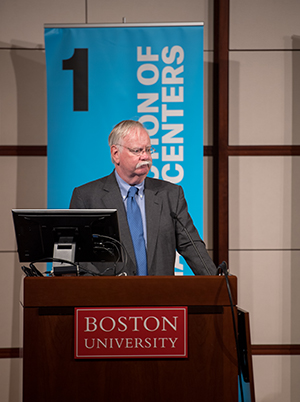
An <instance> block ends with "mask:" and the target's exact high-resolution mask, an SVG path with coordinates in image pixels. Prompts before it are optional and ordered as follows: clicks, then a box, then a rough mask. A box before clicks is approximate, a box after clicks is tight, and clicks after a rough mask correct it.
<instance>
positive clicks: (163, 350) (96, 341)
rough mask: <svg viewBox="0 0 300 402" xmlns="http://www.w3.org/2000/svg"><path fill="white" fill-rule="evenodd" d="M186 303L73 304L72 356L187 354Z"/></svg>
mask: <svg viewBox="0 0 300 402" xmlns="http://www.w3.org/2000/svg"><path fill="white" fill-rule="evenodd" d="M187 339H188V338H187V307H136V308H134V307H129V308H76V309H75V358H76V359H101V358H106V359H108V358H186V357H187Z"/></svg>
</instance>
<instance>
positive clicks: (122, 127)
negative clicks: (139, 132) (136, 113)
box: [108, 120, 147, 147]
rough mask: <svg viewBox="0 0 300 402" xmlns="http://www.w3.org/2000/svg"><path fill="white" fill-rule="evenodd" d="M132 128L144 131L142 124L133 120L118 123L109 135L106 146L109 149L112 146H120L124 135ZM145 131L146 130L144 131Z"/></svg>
mask: <svg viewBox="0 0 300 402" xmlns="http://www.w3.org/2000/svg"><path fill="white" fill-rule="evenodd" d="M132 128H139V129H141V128H142V129H143V130H146V129H145V127H144V126H143V124H142V123H140V122H139V121H135V120H123V121H121V122H120V123H118V124H117V125H116V126H115V127H114V128H113V130H112V132H111V133H110V134H109V137H108V144H109V146H110V147H111V146H112V145H117V144H119V145H122V142H123V139H124V138H125V137H126V135H127V134H128V133H129V132H130V131H131V129H132ZM146 131H147V130H146Z"/></svg>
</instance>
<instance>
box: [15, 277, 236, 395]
mask: <svg viewBox="0 0 300 402" xmlns="http://www.w3.org/2000/svg"><path fill="white" fill-rule="evenodd" d="M229 281H230V287H231V292H232V297H233V304H234V310H235V314H237V310H236V305H237V278H236V277H235V276H231V277H229ZM125 306H126V307H128V306H135V307H137V306H139V307H141V306H142V307H143V306H151V307H156V306H187V307H188V358H176V359H170V358H168V359H160V358H154V359H145V358H144V359H141V358H139V359H97V360H87V359H86V360H76V359H74V308H75V307H125ZM23 359H24V362H23V370H24V371H23V401H24V402H32V401H43V402H47V401H51V402H54V401H55V402H58V401H72V402H75V401H80V402H82V401H105V402H110V401H112V402H114V401H119V402H120V401H124V402H131V401H132V402H135V401H137V402H139V401H141V402H148V401H149V402H150V401H151V402H154V401H155V402H160V401H168V400H169V401H173V402H177V401H178V402H183V401H204V402H210V401H217V402H222V401H228V402H236V401H238V367H237V352H236V345H235V337H234V329H233V322H232V313H231V308H230V300H229V296H228V291H227V286H226V281H225V278H224V277H218V276H216V277H213V276H208V277H206V276H205V277H202V276H195V277H194V276H192V277H188V276H183V277H176V276H173V277H155V276H153V277H146V278H145V277H54V278H29V277H28V278H25V280H24V353H23Z"/></svg>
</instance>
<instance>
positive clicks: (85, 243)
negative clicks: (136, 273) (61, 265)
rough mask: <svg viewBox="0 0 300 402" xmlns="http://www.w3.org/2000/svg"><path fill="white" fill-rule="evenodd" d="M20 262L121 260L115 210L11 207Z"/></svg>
mask: <svg viewBox="0 0 300 402" xmlns="http://www.w3.org/2000/svg"><path fill="white" fill-rule="evenodd" d="M12 214H13V220H14V226H15V233H16V241H17V247H18V254H19V260H20V262H39V261H49V262H53V260H59V259H62V260H67V261H71V262H86V261H89V262H114V263H116V262H119V261H122V250H121V245H120V234H119V224H118V214H117V210H116V209H14V210H12Z"/></svg>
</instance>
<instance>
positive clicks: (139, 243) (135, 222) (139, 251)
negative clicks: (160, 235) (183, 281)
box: [127, 187, 148, 275]
mask: <svg viewBox="0 0 300 402" xmlns="http://www.w3.org/2000/svg"><path fill="white" fill-rule="evenodd" d="M137 192H138V189H137V188H136V187H130V189H129V190H128V198H127V220H128V225H129V229H130V233H131V238H132V243H133V248H134V253H135V259H136V263H137V274H138V275H148V274H147V255H146V246H145V239H144V231H143V222H142V215H141V211H140V208H139V206H138V204H137V202H136V199H135V194H136V193H137Z"/></svg>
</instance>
